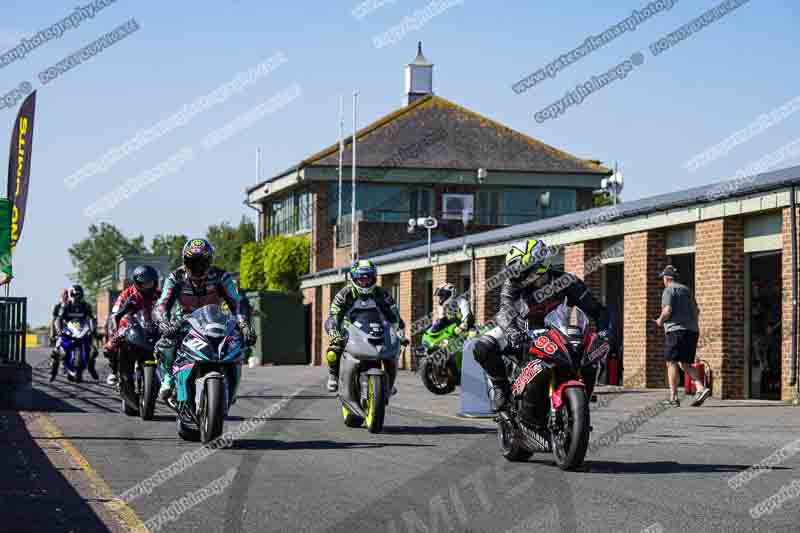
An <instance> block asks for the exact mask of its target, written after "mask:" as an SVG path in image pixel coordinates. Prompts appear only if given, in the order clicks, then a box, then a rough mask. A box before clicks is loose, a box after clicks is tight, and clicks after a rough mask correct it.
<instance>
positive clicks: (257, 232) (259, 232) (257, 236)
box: [242, 200, 261, 242]
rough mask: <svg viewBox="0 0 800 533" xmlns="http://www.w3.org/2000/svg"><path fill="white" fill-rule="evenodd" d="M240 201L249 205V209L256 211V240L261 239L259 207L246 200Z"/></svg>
mask: <svg viewBox="0 0 800 533" xmlns="http://www.w3.org/2000/svg"><path fill="white" fill-rule="evenodd" d="M242 203H243V204H244V205H246V206H247V207H249V208H250V209H253V210H254V211H255V212H256V213H258V214H257V215H256V242H258V241H260V240H261V209H259V208H257V207H256V206H254V205H253V204H251V203H250V202H248V201H247V200H245V201H243V202H242Z"/></svg>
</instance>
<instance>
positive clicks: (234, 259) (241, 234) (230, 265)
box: [206, 216, 256, 272]
mask: <svg viewBox="0 0 800 533" xmlns="http://www.w3.org/2000/svg"><path fill="white" fill-rule="evenodd" d="M206 239H208V242H210V243H211V244H212V245H213V246H214V250H215V251H214V264H215V265H217V266H218V267H220V268H222V269H224V270H227V271H228V272H239V263H240V261H241V256H242V246H243V245H244V244H246V243H248V242H252V241H254V240H255V239H256V226H255V224H253V222H252V221H251V220H249V219H248V218H247V217H244V216H243V217H242V219H241V221H239V225H238V226H237V227H233V226H232V225H231V224H230V223H228V222H223V223H221V224H218V225H215V226H209V228H208V232H207V234H206Z"/></svg>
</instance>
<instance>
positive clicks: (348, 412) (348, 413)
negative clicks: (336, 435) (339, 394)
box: [342, 405, 350, 420]
mask: <svg viewBox="0 0 800 533" xmlns="http://www.w3.org/2000/svg"><path fill="white" fill-rule="evenodd" d="M348 416H350V410H349V409H347V407H345V406H344V405H343V406H342V417H343V418H344V419H345V420H347V417H348Z"/></svg>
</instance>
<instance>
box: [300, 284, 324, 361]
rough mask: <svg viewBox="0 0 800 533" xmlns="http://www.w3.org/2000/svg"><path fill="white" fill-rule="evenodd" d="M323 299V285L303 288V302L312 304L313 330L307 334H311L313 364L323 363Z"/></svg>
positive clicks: (310, 343) (311, 325)
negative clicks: (321, 306) (321, 305)
mask: <svg viewBox="0 0 800 533" xmlns="http://www.w3.org/2000/svg"><path fill="white" fill-rule="evenodd" d="M321 299H322V288H321V287H309V288H308V289H303V303H304V304H307V305H310V306H311V324H310V327H311V330H310V331H308V332H307V333H306V334H307V335H308V336H309V345H310V346H311V365H312V366H320V365H321V364H322V313H321V308H320V304H321V303H322V302H321Z"/></svg>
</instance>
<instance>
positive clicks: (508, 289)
mask: <svg viewBox="0 0 800 533" xmlns="http://www.w3.org/2000/svg"><path fill="white" fill-rule="evenodd" d="M546 256H547V247H546V246H545V245H544V243H543V242H542V241H540V240H536V239H531V240H528V241H526V242H524V243H520V244H516V245H514V246H513V247H512V248H511V250H510V251H509V252H508V254H507V256H506V268H507V273H508V279H506V280H505V281H504V282H503V285H502V288H501V290H500V311H499V312H498V313H497V327H496V328H494V329H493V330H490V331H489V332H488V333H487V334H486V335H483V336H482V337H480V338H479V339H478V340H477V341H476V343H475V349H474V355H475V360H476V361H478V363H480V365H481V366H482V367H483V369H484V370H485V371H486V374H487V375H488V376H489V380H490V381H491V384H492V387H491V390H490V391H489V397H490V399H491V400H492V409H493V410H495V411H499V410H501V409H503V408H504V407H505V405H506V402H507V401H508V398H509V395H510V390H509V389H510V387H509V382H508V377H507V375H506V368H505V365H504V364H503V359H502V356H501V354H503V353H507V354H509V355H512V354H516V353H519V352H520V351H521V350H522V349H523V348H525V347H526V346H527V344H528V342H529V340H530V339H529V338H528V333H527V331H528V330H529V329H538V328H542V327H543V326H544V319H545V317H546V316H547V315H548V314H549V313H550V312H551V311H552V310H554V309H555V308H556V307H558V306H559V305H560V304H561V303H562V302H563V301H564V299H565V298H566V300H567V305H570V306H575V307H578V308H579V309H580V310H582V311H583V312H584V313H586V315H588V316H589V317H590V318H592V319H593V320H594V321H595V323H596V324H597V329H598V335H599V336H600V337H601V338H602V339H604V340H608V341H609V342H611V329H610V321H609V315H608V311H607V310H606V308H605V306H603V305H602V304H601V303H600V302H598V301H597V300H596V299H595V298H594V296H592V293H591V292H590V291H589V289H588V288H587V287H586V284H585V283H584V282H583V281H582V280H580V279H579V278H578V277H577V276H575V275H573V274H569V273H566V272H563V271H559V270H556V269H553V268H550V267H549V266H547V262H546ZM594 377H595V376H594V375H592V376H586V381H587V386H588V388H589V389H590V390H591V388H592V386H593V384H594ZM590 381H591V383H589V382H590Z"/></svg>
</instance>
